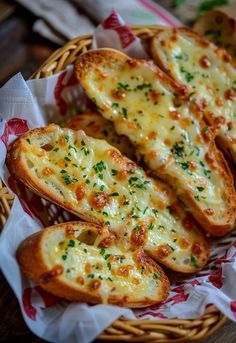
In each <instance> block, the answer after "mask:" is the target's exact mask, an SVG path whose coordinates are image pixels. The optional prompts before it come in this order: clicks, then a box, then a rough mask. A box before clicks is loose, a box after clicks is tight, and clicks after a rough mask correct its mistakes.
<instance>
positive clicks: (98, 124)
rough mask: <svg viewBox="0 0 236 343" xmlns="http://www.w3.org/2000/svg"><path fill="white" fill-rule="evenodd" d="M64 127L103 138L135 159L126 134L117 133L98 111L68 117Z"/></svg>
mask: <svg viewBox="0 0 236 343" xmlns="http://www.w3.org/2000/svg"><path fill="white" fill-rule="evenodd" d="M65 127H69V128H70V129H73V130H83V131H84V132H85V133H86V135H88V136H91V137H94V138H98V139H105V140H106V141H107V142H108V143H109V144H111V145H113V146H114V147H116V148H117V149H118V150H119V151H120V152H121V153H122V154H124V155H125V156H127V157H128V158H130V159H131V160H135V152H134V151H135V150H134V147H133V146H132V144H131V142H130V141H129V139H128V138H127V137H126V136H121V135H118V134H117V133H116V131H115V128H114V125H113V124H112V122H110V121H108V120H106V119H105V118H103V117H102V116H101V115H100V114H99V113H96V112H95V113H83V114H79V115H77V116H75V117H73V118H72V119H70V120H69V121H68V122H67V123H66V125H65Z"/></svg>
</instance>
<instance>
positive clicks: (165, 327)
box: [0, 26, 227, 343]
mask: <svg viewBox="0 0 236 343" xmlns="http://www.w3.org/2000/svg"><path fill="white" fill-rule="evenodd" d="M132 29H133V32H134V33H135V34H136V35H137V36H138V37H139V38H140V39H141V40H142V42H145V43H148V41H149V39H150V38H151V37H152V36H153V35H154V34H155V32H156V30H157V29H158V27H157V26H148V27H141V26H135V27H132ZM91 43H92V35H86V36H80V37H77V38H75V39H73V40H71V41H69V42H68V43H67V44H65V45H64V46H63V47H62V48H60V49H58V50H56V51H55V52H54V53H53V54H52V55H51V56H50V58H49V59H48V60H47V61H46V62H45V63H44V64H43V65H42V66H41V67H40V69H39V70H38V71H37V72H35V73H34V74H33V75H32V77H31V78H34V79H39V78H43V77H48V76H51V75H54V74H56V73H58V72H59V71H61V70H63V69H64V68H65V67H66V66H67V65H69V64H73V63H74V62H75V60H76V58H77V57H78V56H79V55H80V54H81V53H84V52H86V51H87V50H88V49H89V48H90V46H91ZM12 201H13V196H12V195H11V194H9V192H8V189H7V187H5V186H4V185H3V183H2V182H1V180H0V229H1V228H3V226H4V224H5V222H6V219H7V217H8V215H9V213H10V208H11V204H12ZM45 211H46V216H47V223H48V225H49V224H50V225H52V224H54V223H57V222H58V221H60V222H61V221H64V220H65V219H66V218H67V216H65V215H64V211H63V210H62V209H60V208H58V207H55V206H54V205H49V204H48V205H47V206H45ZM58 218H59V219H60V220H58ZM0 287H1V286H0ZM5 287H6V285H5ZM4 291H5V292H6V289H4ZM1 294H4V293H3V292H1ZM14 306H15V302H14ZM10 308H11V306H10ZM17 310H18V309H17ZM11 311H12V308H11ZM18 311H19V310H18ZM12 319H13V317H12ZM8 320H9V319H8ZM226 321H227V318H226V317H225V316H224V315H223V314H222V313H221V312H220V311H219V310H218V309H217V308H216V307H215V306H209V307H208V308H207V309H206V311H205V313H204V315H202V316H201V317H199V318H197V319H193V320H180V319H166V320H161V321H160V320H148V319H147V320H146V319H145V320H128V319H125V318H120V319H119V320H117V321H115V322H114V323H113V324H112V325H111V326H110V327H109V328H107V329H106V330H105V331H104V332H103V333H102V334H101V335H100V336H99V337H98V338H99V340H102V341H119V342H121V341H129V342H153V343H154V342H158V343H160V342H189V341H190V340H191V341H192V340H201V339H203V338H206V337H208V336H210V335H211V334H212V333H213V332H214V331H216V330H217V329H218V328H219V327H221V326H222V325H223V324H224V323H225V322H226ZM0 334H1V330H0ZM1 336H2V335H1Z"/></svg>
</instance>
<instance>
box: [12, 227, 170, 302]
mask: <svg viewBox="0 0 236 343" xmlns="http://www.w3.org/2000/svg"><path fill="white" fill-rule="evenodd" d="M68 225H69V226H70V231H71V232H72V231H73V229H74V230H76V228H78V227H79V228H80V229H82V230H89V231H94V232H99V230H100V227H98V226H96V225H94V224H90V223H84V222H79V221H78V222H70V223H62V224H58V225H54V226H51V227H49V228H46V229H44V230H42V231H39V232H37V233H35V234H33V235H31V236H29V237H27V238H26V239H25V240H24V241H23V242H22V243H21V244H20V246H19V248H18V250H17V260H18V262H19V265H20V267H21V269H22V271H23V273H24V274H26V275H27V276H28V277H29V278H30V279H31V280H33V281H34V283H35V284H37V285H40V286H41V287H42V288H43V289H45V290H46V291H48V292H49V293H52V294H54V295H56V296H58V297H60V298H63V299H67V300H69V301H83V302H87V303H90V304H98V303H102V302H103V299H102V297H101V295H100V294H99V292H98V291H97V290H90V289H88V288H87V289H86V288H85V287H84V286H80V285H78V286H77V287H75V286H74V285H73V284H69V283H68V282H65V281H64V280H63V279H62V277H61V276H60V275H59V276H56V277H53V278H51V279H49V280H47V282H45V281H43V278H42V276H43V275H45V274H47V273H50V271H51V270H52V269H51V268H50V267H49V265H48V263H47V256H45V254H44V252H43V246H44V244H45V242H46V241H47V237H48V235H49V234H51V231H55V232H57V231H60V230H61V231H63V232H65V231H66V228H67V227H68ZM139 253H140V254H141V258H142V262H143V263H145V264H148V266H149V268H150V269H152V270H153V271H154V272H155V273H157V274H159V275H160V279H159V280H160V282H159V283H160V284H161V286H160V287H158V291H157V296H156V299H151V298H150V297H148V295H147V296H144V297H143V298H142V297H141V298H140V297H138V295H136V294H134V296H133V297H130V296H125V294H124V295H123V294H122V295H120V296H119V295H112V294H110V295H109V297H108V303H109V304H113V305H119V306H127V307H132V308H135V307H146V306H150V305H153V304H155V303H157V302H159V301H162V300H164V299H165V298H166V297H167V295H168V291H169V280H168V278H167V277H166V275H165V274H164V272H163V271H162V269H161V268H160V267H159V266H158V265H157V264H156V263H155V262H154V261H153V260H152V259H150V258H149V257H147V256H146V255H145V254H144V253H143V252H139ZM136 255H137V256H138V253H137V254H136ZM138 258H139V257H138ZM137 263H139V262H137Z"/></svg>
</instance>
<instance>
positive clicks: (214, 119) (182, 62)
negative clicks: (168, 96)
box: [154, 30, 236, 161]
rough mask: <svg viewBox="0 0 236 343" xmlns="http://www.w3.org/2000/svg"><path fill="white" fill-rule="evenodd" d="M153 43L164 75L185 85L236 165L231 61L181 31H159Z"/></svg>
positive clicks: (235, 76) (235, 80) (235, 77)
mask: <svg viewBox="0 0 236 343" xmlns="http://www.w3.org/2000/svg"><path fill="white" fill-rule="evenodd" d="M154 42H155V43H154V44H155V47H156V49H157V51H158V55H159V57H160V60H161V61H162V63H163V64H164V66H165V68H166V70H167V71H168V73H169V74H170V75H171V76H172V77H174V78H175V79H176V80H177V81H179V82H180V83H182V84H187V85H188V87H189V88H190V90H191V100H192V101H193V102H195V103H196V104H197V105H198V106H199V108H200V107H202V109H204V111H205V115H206V118H207V120H208V121H209V122H210V123H211V124H212V125H214V126H215V127H217V129H218V130H219V135H220V136H221V138H222V139H223V140H226V141H227V143H228V144H227V145H228V147H229V149H230V151H231V154H232V156H233V158H234V160H235V161H236V69H235V68H234V67H233V66H232V64H231V58H230V57H229V56H228V55H227V54H226V53H224V52H223V51H220V50H219V49H217V48H216V47H214V46H213V45H212V44H209V45H207V44H206V43H205V44H204V43H201V42H200V41H198V40H197V39H196V38H195V37H191V36H189V35H188V34H186V33H185V32H184V31H181V30H179V31H176V32H173V31H171V30H166V31H163V32H161V34H160V35H159V36H158V37H157V38H156V39H155V41H154ZM161 42H164V43H161ZM199 98H200V99H199ZM202 99H204V101H203V100H202Z"/></svg>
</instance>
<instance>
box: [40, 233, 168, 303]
mask: <svg viewBox="0 0 236 343" xmlns="http://www.w3.org/2000/svg"><path fill="white" fill-rule="evenodd" d="M74 233H75V234H73V235H72V236H71V237H70V236H68V235H67V234H66V231H65V230H64V229H57V230H51V231H48V233H47V236H46V239H45V240H44V244H43V250H44V256H45V258H46V260H47V265H48V267H49V268H51V269H52V270H53V268H54V267H55V266H62V267H63V273H62V274H61V275H60V279H62V280H63V281H64V282H66V283H67V284H68V285H70V286H73V287H75V288H76V287H78V288H80V289H81V287H82V288H84V289H85V290H89V291H93V292H95V293H96V292H98V294H100V296H101V297H102V302H103V303H106V302H108V301H109V296H111V297H112V296H117V295H118V296H121V297H123V296H124V297H127V296H128V297H129V298H134V299H135V300H140V299H141V300H142V299H145V297H146V299H147V298H149V299H152V300H153V299H157V298H158V297H162V296H163V294H159V289H158V288H159V286H160V285H161V283H162V282H163V280H162V279H161V275H160V274H158V273H157V270H156V269H155V267H153V266H152V265H148V264H144V265H143V268H142V266H141V264H140V263H138V262H137V253H132V252H126V253H125V254H124V253H123V252H122V251H120V250H119V248H118V246H116V245H113V246H112V247H110V248H106V249H104V248H99V247H95V246H93V245H89V244H87V243H86V236H85V232H83V231H82V230H81V229H78V230H75V231H74ZM81 233H83V239H80V235H81ZM91 234H93V232H92V231H87V232H86V235H87V237H89V236H91ZM158 300H159V299H157V301H158Z"/></svg>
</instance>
